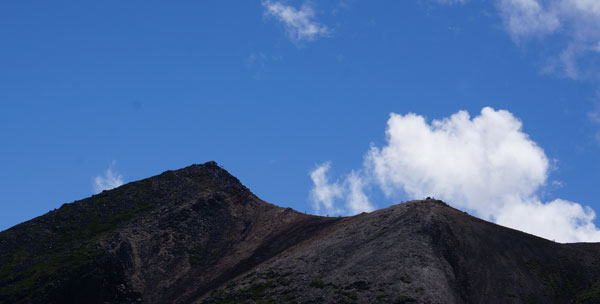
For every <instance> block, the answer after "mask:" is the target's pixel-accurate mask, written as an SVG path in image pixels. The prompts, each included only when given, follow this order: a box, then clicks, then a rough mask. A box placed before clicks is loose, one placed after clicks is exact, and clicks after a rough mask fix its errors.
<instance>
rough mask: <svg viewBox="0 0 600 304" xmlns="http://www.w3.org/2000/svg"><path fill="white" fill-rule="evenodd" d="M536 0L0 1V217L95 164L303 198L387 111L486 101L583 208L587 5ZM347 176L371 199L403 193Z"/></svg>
mask: <svg viewBox="0 0 600 304" xmlns="http://www.w3.org/2000/svg"><path fill="white" fill-rule="evenodd" d="M511 2H512V3H511ZM525 2H528V3H525ZM552 2H553V1H545V2H541V1H539V2H536V0H498V1H433V0H431V1H427V0H414V1H377V2H375V3H374V2H373V1H360V0H354V1H352V0H349V1H327V2H325V1H283V2H281V1H268V2H261V1H202V2H198V1H180V2H178V3H171V2H169V3H167V2H164V1H102V2H85V3H84V2H78V3H75V2H72V1H71V2H66V1H64V2H61V1H59V2H53V3H40V2H34V1H5V2H3V3H2V4H0V39H1V40H0V41H2V47H1V48H0V55H1V56H0V142H2V149H0V157H1V159H2V170H1V171H0V181H1V184H2V186H1V187H0V189H1V190H2V191H1V193H2V195H1V198H0V229H6V228H8V227H10V226H12V225H15V224H17V223H19V222H22V221H24V220H27V219H30V218H32V217H35V216H38V215H41V214H43V213H45V212H47V211H49V210H51V209H54V208H58V207H60V206H61V205H62V204H63V203H67V202H72V201H74V200H78V199H81V198H84V197H87V196H89V195H91V194H92V193H93V192H94V178H95V177H97V176H102V175H103V174H104V173H105V171H106V170H107V169H108V168H109V167H110V168H111V170H113V173H115V174H116V175H120V176H122V179H123V181H124V182H129V181H134V180H137V179H141V178H145V177H148V176H151V175H154V174H158V173H160V172H162V171H165V170H169V169H176V168H180V167H184V166H187V165H190V164H192V163H203V162H205V161H209V160H215V161H217V162H218V163H219V164H221V165H222V166H223V167H224V168H225V169H227V170H229V171H230V172H231V173H233V174H234V175H236V176H237V177H238V178H240V180H241V181H242V182H243V183H245V184H246V185H247V186H248V187H250V188H251V190H253V191H254V192H255V193H256V194H257V195H259V196H260V197H261V198H263V199H265V200H267V201H269V202H272V203H275V204H278V205H281V206H289V207H293V208H295V209H297V210H300V211H307V212H316V210H315V209H314V206H315V197H314V195H313V196H311V190H312V191H314V189H313V181H312V180H311V177H310V175H309V174H310V173H311V172H313V170H314V169H315V168H319V167H320V166H321V165H322V164H324V163H326V162H328V161H329V162H331V163H330V164H331V166H330V169H329V170H328V171H327V174H328V179H329V182H331V183H335V182H336V181H338V182H339V184H340V185H342V184H344V180H347V176H348V174H350V173H351V172H352V171H355V172H360V173H361V174H363V175H362V177H365V176H366V175H367V174H368V173H365V172H367V171H368V170H367V169H366V168H365V167H364V165H363V160H364V157H365V155H366V153H367V151H369V148H370V147H371V146H372V145H373V146H375V147H384V146H386V145H387V140H386V136H385V131H386V128H387V126H388V125H387V122H388V118H389V117H390V113H398V114H400V115H404V114H407V113H416V114H418V115H421V116H423V117H425V118H426V121H427V122H430V121H431V120H432V119H443V118H446V117H450V116H451V115H452V114H454V113H457V112H458V111H460V110H465V111H468V112H469V113H470V114H471V116H472V117H475V116H477V115H479V113H480V111H481V110H482V108H484V107H488V106H489V107H492V108H493V109H496V110H500V109H502V110H506V111H508V112H509V113H510V114H511V115H512V116H513V117H514V118H515V119H518V120H520V121H521V122H522V124H523V128H522V129H521V131H522V133H523V134H526V135H528V138H529V140H530V141H532V142H535V143H536V144H537V145H538V146H539V147H540V148H541V149H543V152H544V153H545V155H546V156H547V158H548V160H549V164H550V167H549V168H548V170H547V178H546V180H545V181H544V183H543V185H540V186H539V187H534V188H535V189H534V190H535V191H534V192H535V196H536V198H539V200H540V201H543V202H548V201H551V200H554V199H556V198H561V199H565V200H568V201H571V202H576V203H578V204H581V205H582V206H590V207H591V208H592V209H594V210H596V211H599V210H600V201H599V200H598V197H600V187H598V182H597V181H598V180H600V173H599V172H600V170H599V169H600V162H599V160H600V157H599V152H600V142H599V140H598V139H599V138H600V137H598V136H597V134H599V133H598V132H599V131H600V124H599V123H598V121H600V120H598V119H596V118H597V117H600V116H596V115H597V114H598V109H599V108H598V103H599V100H598V93H597V92H598V88H599V85H598V84H599V82H598V77H597V76H598V64H597V63H598V58H600V57H599V56H598V52H597V51H596V50H595V46H596V44H595V43H596V42H598V41H600V39H598V37H597V36H595V34H594V33H593V31H588V30H586V27H589V26H592V25H594V24H600V23H594V22H598V20H600V8H598V12H599V13H598V14H597V15H594V12H596V11H594V10H593V9H596V7H594V4H591V10H588V11H590V13H589V14H590V16H587V15H586V18H588V19H582V18H576V17H578V15H577V14H578V13H577V12H571V11H569V12H568V13H567V12H566V11H565V12H563V11H560V9H558V8H556V9H555V8H552V7H551V4H552ZM567 2H568V1H567ZM583 2H585V1H583ZM523 3H525V4H523ZM532 3H535V4H537V7H536V6H535V5H533V4H532ZM590 3H591V2H590ZM519 5H521V6H519ZM532 5H533V6H532ZM515 7H516V8H515ZM511 9H512V10H520V11H516V12H515V11H511ZM565 10H566V9H565ZM515 16H517V17H515ZM519 16H520V17H519ZM596 17H598V18H597V19H595V18H596ZM515 18H521V19H518V20H517V19H515ZM528 18H529V19H528ZM576 20H584V21H585V22H584V21H576ZM582 37H583V38H582ZM598 46H600V44H598ZM598 49H599V50H600V48H598ZM365 183H367V184H368V185H367V186H366V187H365V190H364V192H365V194H366V195H368V197H369V200H370V202H371V203H372V205H373V206H374V207H376V208H381V207H385V206H388V205H390V204H392V203H396V202H399V201H401V200H404V199H410V198H412V197H411V195H410V194H409V193H407V191H398V192H395V193H393V194H391V195H386V194H385V193H384V192H383V191H381V189H379V188H381V187H380V186H381V185H380V184H378V183H376V182H373V183H371V184H369V182H365ZM402 186H404V184H402ZM342 188H343V187H342ZM400 188H402V187H400ZM341 191H344V190H343V189H342V190H341ZM388 194H389V193H388ZM441 196H442V198H443V197H444V194H443V193H442V194H441ZM342 200H343V199H342ZM340 203H341V204H343V202H340ZM459 207H460V206H459ZM467 209H468V210H472V208H467ZM482 217H485V216H483V215H482ZM488 219H491V220H494V219H495V217H494V216H493V215H492V216H491V217H488ZM592 222H593V223H595V224H596V225H598V224H599V222H598V221H597V220H592Z"/></svg>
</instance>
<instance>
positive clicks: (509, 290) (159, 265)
mask: <svg viewBox="0 0 600 304" xmlns="http://www.w3.org/2000/svg"><path fill="white" fill-rule="evenodd" d="M0 303H215V304H216V303H600V244H598V243H594V244H587V243H579V244H558V243H554V242H552V241H548V240H545V239H542V238H538V237H535V236H532V235H529V234H526V233H522V232H519V231H516V230H512V229H509V228H505V227H502V226H498V225H495V224H493V223H489V222H486V221H483V220H480V219H477V218H475V217H472V216H469V215H468V214H466V213H464V212H462V211H459V210H456V209H454V208H451V207H449V206H448V205H446V204H445V203H443V202H441V201H438V200H433V199H426V200H421V201H412V202H407V203H403V204H399V205H394V206H392V207H389V208H386V209H382V210H378V211H375V212H372V213H363V214H359V215H356V216H352V217H340V218H330V217H320V216H313V215H307V214H303V213H299V212H296V211H294V210H292V209H289V208H281V207H277V206H275V205H271V204H269V203H266V202H264V201H262V200H261V199H259V198H258V197H256V196H255V195H254V194H252V192H250V191H249V190H248V189H247V188H246V187H244V186H243V185H242V184H241V183H240V182H239V181H238V180H237V178H235V177H234V176H232V175H230V174H229V173H228V172H227V171H225V170H223V169H222V168H220V167H219V166H218V165H217V164H216V163H215V162H208V163H205V164H203V165H192V166H189V167H187V168H183V169H180V170H176V171H167V172H164V173H162V174H160V175H157V176H154V177H151V178H148V179H144V180H140V181H137V182H132V183H129V184H126V185H123V186H121V187H119V188H116V189H113V190H110V191H104V192H102V193H100V194H97V195H94V196H92V197H90V198H87V199H83V200H81V201H77V202H73V203H69V204H65V205H63V206H62V207H60V208H59V209H57V210H53V211H51V212H49V213H47V214H45V215H43V216H40V217H37V218H35V219H32V220H30V221H28V222H25V223H22V224H19V225H17V226H14V227H12V228H10V229H8V230H6V231H3V232H1V233H0Z"/></svg>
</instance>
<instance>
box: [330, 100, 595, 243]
mask: <svg viewBox="0 0 600 304" xmlns="http://www.w3.org/2000/svg"><path fill="white" fill-rule="evenodd" d="M386 135H387V142H386V144H385V145H384V146H382V147H375V146H373V147H372V148H371V149H370V150H369V151H368V152H367V154H366V155H365V165H364V168H362V169H361V170H360V171H357V172H359V173H360V174H358V173H353V174H351V175H350V177H348V178H346V180H347V182H346V184H349V182H348V180H350V179H358V180H360V182H358V184H359V185H360V186H361V189H362V187H365V186H367V185H368V184H370V185H372V186H377V187H379V188H380V189H381V190H382V192H383V193H384V194H385V195H386V196H387V197H388V198H389V197H392V196H398V195H407V196H409V197H410V198H412V199H422V198H424V197H426V196H434V197H436V198H440V199H442V200H444V201H447V202H448V203H450V204H452V205H453V206H455V207H458V208H461V209H467V210H470V211H473V212H474V213H475V214H476V215H477V216H479V217H481V218H484V219H487V220H490V221H495V222H497V223H499V224H501V225H505V226H508V227H512V228H515V229H519V230H522V231H526V232H529V233H532V234H536V235H538V236H542V237H545V238H548V239H555V240H557V241H561V242H575V241H599V240H600V230H598V229H597V228H596V227H595V225H594V223H593V220H594V217H595V214H594V212H593V211H592V210H591V209H589V208H587V207H582V206H581V205H579V204H577V203H574V202H568V201H565V200H560V199H557V200H554V201H551V202H548V203H544V202H542V200H541V199H540V198H539V195H538V193H539V192H540V190H541V188H542V187H543V186H544V185H545V183H546V180H547V178H548V173H549V170H550V167H551V166H550V162H549V159H548V157H547V156H546V155H545V153H544V151H543V150H542V149H541V148H540V147H539V146H538V145H537V144H536V143H535V142H534V141H532V140H531V139H530V138H529V136H528V135H527V134H526V133H524V132H523V131H522V123H521V122H520V121H519V120H518V119H517V118H515V117H514V116H513V115H512V114H511V113H510V112H508V111H502V110H498V111H497V110H494V109H492V108H484V109H482V111H481V114H480V115H478V116H476V117H473V118H471V117H470V116H469V114H468V113H467V112H465V111H460V112H458V113H455V114H453V115H452V116H450V117H448V118H445V119H442V120H434V121H432V122H431V123H428V122H427V121H426V119H425V118H424V117H423V116H420V115H416V114H406V115H398V114H391V115H390V118H389V120H388V125H387V130H386ZM327 168H329V166H328V167H327ZM355 182H356V181H355ZM346 191H347V190H346ZM343 195H344V194H342V196H343ZM366 201H367V202H368V199H367V200H366ZM332 208H336V207H335V205H334V206H333V207H332ZM349 213H350V212H349Z"/></svg>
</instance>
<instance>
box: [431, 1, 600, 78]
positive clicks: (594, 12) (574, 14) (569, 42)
mask: <svg viewBox="0 0 600 304" xmlns="http://www.w3.org/2000/svg"><path fill="white" fill-rule="evenodd" d="M436 1H437V2H438V3H443V4H454V3H465V2H466V1H458V0H436ZM495 4H496V7H497V9H498V12H499V14H500V17H501V18H502V22H503V24H504V28H505V30H506V31H507V32H508V34H509V35H510V36H511V37H512V39H513V40H514V41H515V42H517V43H519V44H521V43H524V42H526V41H529V40H536V41H539V42H544V41H545V40H549V39H552V41H547V42H548V44H547V45H548V46H550V45H562V50H561V51H559V52H557V53H556V54H555V57H554V58H550V59H549V62H548V65H547V66H546V67H545V69H544V70H545V71H551V72H558V73H559V74H562V75H564V76H566V77H569V78H573V79H576V78H582V77H585V76H589V75H588V74H589V73H590V72H591V73H592V74H593V73H597V71H596V72H594V71H591V70H593V69H594V68H595V67H590V66H589V64H583V63H582V62H581V61H582V60H583V59H585V57H586V56H597V55H598V52H600V30H598V29H600V1H598V0H495ZM592 76H596V75H592Z"/></svg>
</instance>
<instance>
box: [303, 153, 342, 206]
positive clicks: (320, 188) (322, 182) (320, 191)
mask: <svg viewBox="0 0 600 304" xmlns="http://www.w3.org/2000/svg"><path fill="white" fill-rule="evenodd" d="M330 168H331V164H330V163H328V162H327V163H324V164H321V165H319V166H317V168H315V169H314V170H313V171H311V172H310V178H311V180H312V182H313V185H314V187H313V189H312V191H311V198H312V200H313V202H314V205H313V208H314V209H315V211H316V212H317V213H319V214H330V215H336V214H340V213H342V210H340V209H338V208H337V207H336V206H335V200H336V199H338V198H340V197H341V196H342V187H341V186H340V185H339V184H337V183H330V182H329V179H328V178H327V172H328V171H329V169H330Z"/></svg>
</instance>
